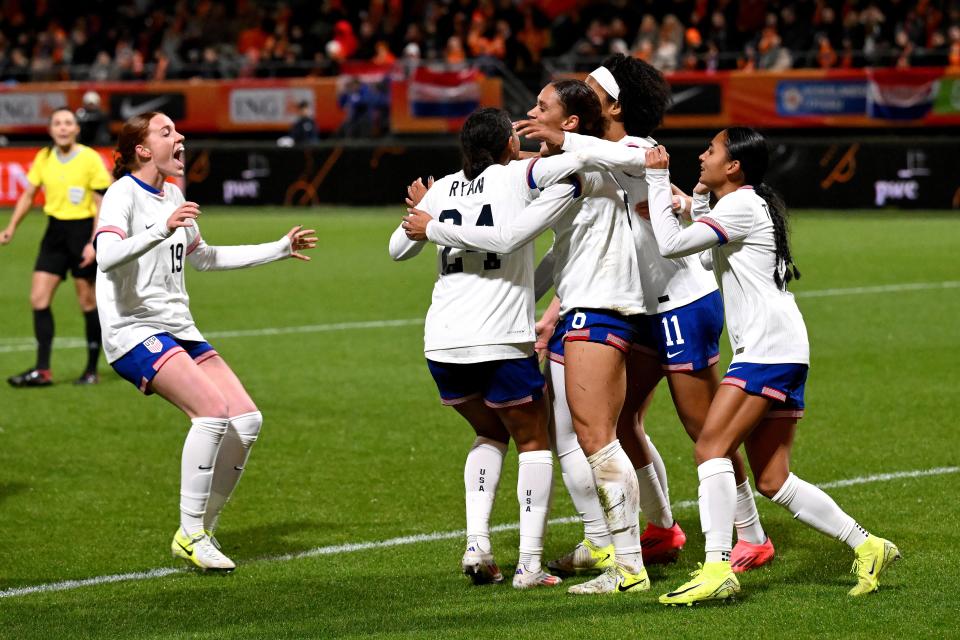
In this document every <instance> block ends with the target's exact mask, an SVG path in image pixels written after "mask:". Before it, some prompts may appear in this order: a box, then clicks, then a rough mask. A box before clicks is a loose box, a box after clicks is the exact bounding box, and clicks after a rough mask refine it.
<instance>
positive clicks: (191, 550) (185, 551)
mask: <svg viewBox="0 0 960 640" xmlns="http://www.w3.org/2000/svg"><path fill="white" fill-rule="evenodd" d="M177 546H178V547H180V548H181V549H183V552H184V553H185V554H187V555H188V556H191V557H193V549H187V548H186V547H185V546H183V545H182V544H180V541H179V540H177Z"/></svg>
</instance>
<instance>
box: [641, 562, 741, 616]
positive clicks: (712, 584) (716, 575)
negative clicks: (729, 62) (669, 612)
mask: <svg viewBox="0 0 960 640" xmlns="http://www.w3.org/2000/svg"><path fill="white" fill-rule="evenodd" d="M690 575H691V576H692V577H693V580H690V581H688V582H684V583H683V584H682V585H680V586H679V587H677V588H676V589H674V590H673V591H671V592H670V593H665V594H663V595H662V596H660V604H669V605H674V606H676V605H680V604H685V605H687V606H688V607H690V606H693V604H694V603H695V602H705V601H707V600H726V599H728V598H734V597H735V596H736V595H737V594H738V593H740V581H739V580H737V575H736V574H735V573H734V572H733V570H732V569H731V568H730V563H729V562H707V563H706V564H701V565H700V568H699V569H697V570H696V571H694V572H693V573H691V574H690Z"/></svg>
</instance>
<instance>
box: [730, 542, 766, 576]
mask: <svg viewBox="0 0 960 640" xmlns="http://www.w3.org/2000/svg"><path fill="white" fill-rule="evenodd" d="M773 556H774V549H773V543H772V542H770V536H767V539H766V540H764V541H763V544H752V543H750V542H747V541H745V540H737V544H735V545H734V547H733V551H732V552H731V553H730V567H731V568H732V569H733V572H734V573H743V572H744V571H749V570H750V569H756V568H757V567H762V566H763V565H765V564H767V563H768V562H770V561H771V560H773Z"/></svg>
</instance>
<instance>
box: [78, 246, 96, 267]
mask: <svg viewBox="0 0 960 640" xmlns="http://www.w3.org/2000/svg"><path fill="white" fill-rule="evenodd" d="M96 259H97V250H96V249H94V248H93V243H92V242H88V243H87V244H85V245H83V253H82V259H81V260H80V268H81V269H83V268H84V267H87V266H89V265H91V264H93V263H94V261H95V260H96Z"/></svg>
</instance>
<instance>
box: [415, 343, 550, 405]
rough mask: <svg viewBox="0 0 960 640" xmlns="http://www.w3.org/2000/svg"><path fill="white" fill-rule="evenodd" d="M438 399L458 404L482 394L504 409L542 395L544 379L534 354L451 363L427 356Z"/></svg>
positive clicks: (491, 403)
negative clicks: (523, 356)
mask: <svg viewBox="0 0 960 640" xmlns="http://www.w3.org/2000/svg"><path fill="white" fill-rule="evenodd" d="M427 367H429V369H430V374H431V375H432V376H433V380H434V382H436V383H437V390H439V391H440V400H441V401H442V402H443V404H446V405H451V406H452V405H457V404H462V403H464V402H467V401H468V400H473V399H475V398H483V402H484V404H486V405H487V406H488V407H490V408H491V409H504V408H506V407H514V406H517V405H521V404H526V403H528V402H534V401H536V400H539V399H540V398H542V397H543V390H544V387H545V386H546V384H547V383H546V380H544V378H543V373H541V372H540V364H539V362H538V361H537V357H536V356H530V357H528V358H516V359H510V360H490V361H488V362H472V363H466V364H461V363H453V362H437V361H436V360H429V359H428V360H427Z"/></svg>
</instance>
